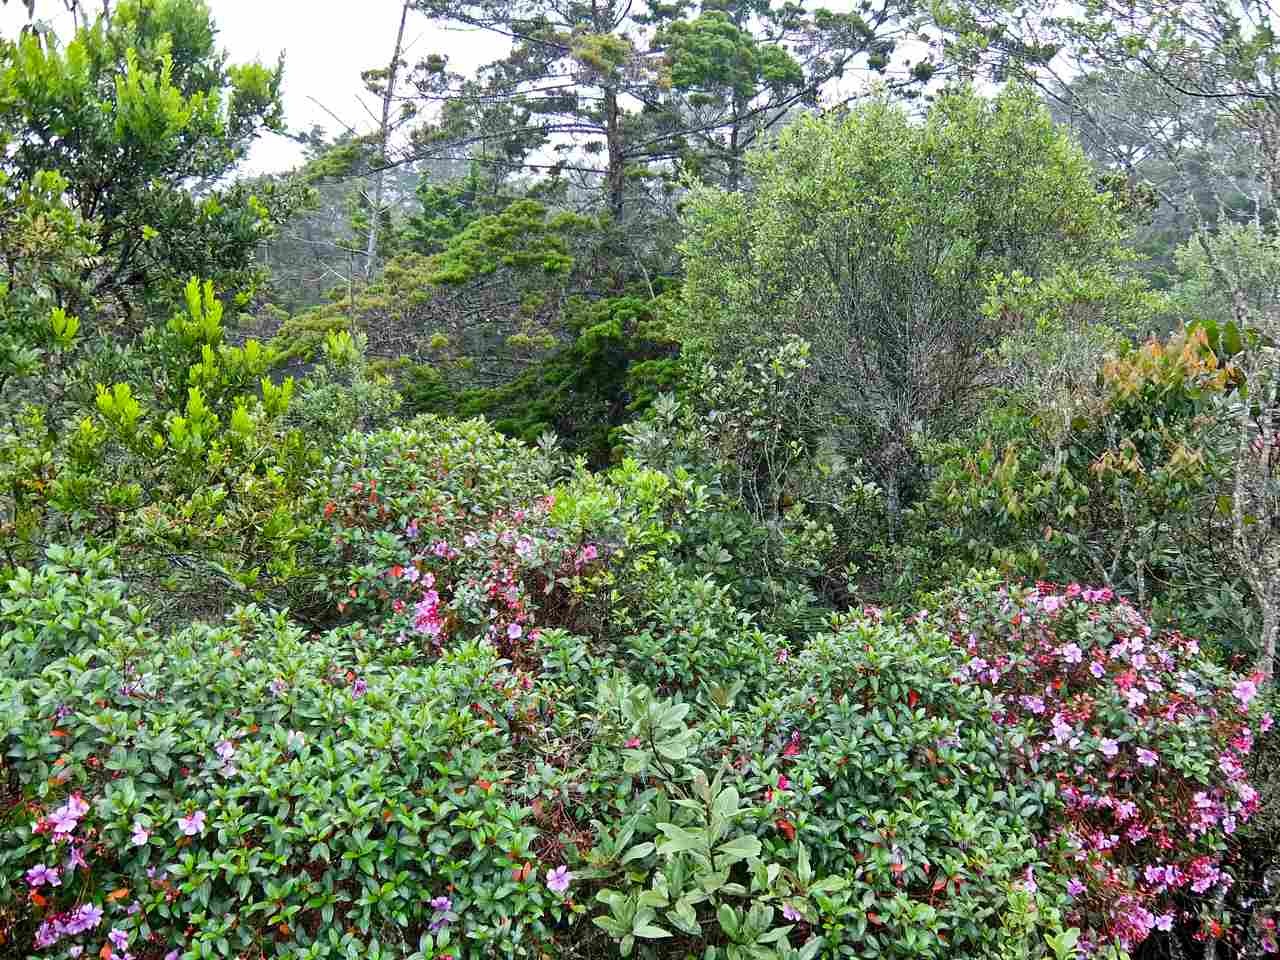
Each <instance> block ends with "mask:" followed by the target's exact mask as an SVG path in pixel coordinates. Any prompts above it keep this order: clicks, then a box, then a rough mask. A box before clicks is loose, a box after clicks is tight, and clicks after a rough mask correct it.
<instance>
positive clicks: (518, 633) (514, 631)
mask: <svg viewBox="0 0 1280 960" xmlns="http://www.w3.org/2000/svg"><path fill="white" fill-rule="evenodd" d="M522 636H524V627H522V626H520V624H518V623H512V624H508V625H507V638H508V639H510V640H519V639H520V638H521V637H522Z"/></svg>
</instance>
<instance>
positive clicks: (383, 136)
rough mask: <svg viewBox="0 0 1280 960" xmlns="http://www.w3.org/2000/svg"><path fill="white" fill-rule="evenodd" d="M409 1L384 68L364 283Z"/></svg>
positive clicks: (374, 243) (378, 214)
mask: <svg viewBox="0 0 1280 960" xmlns="http://www.w3.org/2000/svg"><path fill="white" fill-rule="evenodd" d="M409 3H410V0H405V2H404V4H403V5H402V6H401V7H400V29H398V30H397V31H396V46H395V50H394V51H392V54H391V65H390V66H389V67H388V68H387V87H386V89H385V90H383V92H382V123H381V125H380V126H379V127H378V157H377V161H376V162H377V169H376V170H375V171H374V174H373V204H372V209H371V210H370V211H369V240H368V243H367V245H366V246H365V254H364V281H365V283H368V282H369V280H370V278H371V277H372V276H373V261H374V256H375V254H376V253H377V248H378V224H379V223H380V222H381V221H382V184H383V180H384V178H385V175H386V169H385V168H386V165H387V140H388V138H389V137H390V136H391V104H392V101H393V100H394V99H395V92H396V74H397V73H398V72H399V69H400V49H401V47H402V46H403V45H404V24H405V21H406V20H407V19H408V17H409Z"/></svg>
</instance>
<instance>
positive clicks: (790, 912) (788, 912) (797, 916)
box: [782, 903, 804, 923]
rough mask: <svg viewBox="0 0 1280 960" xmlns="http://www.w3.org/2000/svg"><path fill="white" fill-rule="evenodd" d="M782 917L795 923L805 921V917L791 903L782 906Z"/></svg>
mask: <svg viewBox="0 0 1280 960" xmlns="http://www.w3.org/2000/svg"><path fill="white" fill-rule="evenodd" d="M782 916H783V918H784V919H786V920H790V921H792V922H793V923H794V922H795V921H796V920H802V919H804V915H803V914H802V913H801V912H800V911H799V910H797V909H796V908H795V907H793V906H792V905H791V904H789V903H784V904H783V905H782Z"/></svg>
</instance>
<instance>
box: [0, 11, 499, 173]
mask: <svg viewBox="0 0 1280 960" xmlns="http://www.w3.org/2000/svg"><path fill="white" fill-rule="evenodd" d="M208 2H209V7H210V9H211V10H212V11H213V18H214V22H215V23H216V24H217V25H218V30H219V35H218V41H219V43H220V45H221V46H222V48H223V49H225V50H226V51H227V52H228V53H230V54H231V59H232V61H233V62H244V61H247V60H255V59H256V60H261V61H262V62H264V63H266V64H274V63H275V61H276V58H277V57H278V56H279V55H280V53H281V52H282V51H283V53H284V55H285V73H284V104H285V123H286V124H287V126H288V127H289V129H291V130H310V129H311V127H312V125H313V124H319V125H320V126H322V127H325V128H326V129H327V130H329V131H330V132H332V133H337V132H338V131H339V130H340V129H341V126H340V124H339V122H338V120H335V119H334V117H333V116H331V115H330V111H331V112H332V114H334V115H336V116H337V117H338V118H339V119H340V120H341V121H342V123H345V124H347V125H349V126H351V127H354V128H355V129H356V130H358V131H360V132H362V133H363V132H366V131H368V130H370V129H372V128H373V127H374V126H376V121H375V120H374V119H373V118H371V116H370V113H369V111H373V113H374V114H375V115H376V114H377V113H378V112H379V111H380V109H381V108H380V106H379V105H378V104H376V103H375V102H374V98H373V97H371V96H369V95H368V94H364V96H363V97H362V96H361V94H362V93H363V92H364V91H363V86H362V85H361V83H360V73H361V71H363V70H367V69H369V68H371V67H376V66H385V65H386V64H387V62H388V61H389V60H390V59H391V50H392V47H393V46H394V45H395V39H396V28H397V27H398V26H399V25H400V7H401V4H400V0H356V2H355V3H353V2H351V0H208ZM86 6H87V7H88V9H90V10H95V9H96V8H97V4H96V2H95V0H88V3H87V4H86ZM36 16H37V17H38V18H43V19H46V20H48V21H50V22H51V23H52V24H53V25H54V27H55V28H56V29H57V31H58V32H59V33H60V34H61V35H63V36H68V35H69V34H70V32H71V23H72V21H71V17H70V15H68V14H67V13H65V12H64V7H63V4H62V2H61V0H37V2H36ZM26 22H27V10H26V7H25V5H24V4H23V2H22V0H8V2H7V3H6V4H5V5H4V6H0V34H3V35H4V36H6V37H13V36H14V35H16V34H17V32H18V31H19V30H20V29H21V28H22V25H23V24H25V23H26ZM405 43H406V45H407V47H408V53H407V57H406V59H408V60H409V61H410V62H414V61H416V60H418V59H420V58H422V57H425V56H426V55H427V54H429V53H433V52H439V53H446V54H448V56H449V63H450V67H451V68H454V69H469V68H471V67H473V66H475V65H476V64H478V63H480V62H482V61H484V60H487V59H491V58H492V57H493V56H494V49H493V42H492V41H491V40H488V41H486V40H485V39H484V38H481V37H480V36H479V35H477V34H475V33H468V32H462V31H443V30H441V29H439V28H438V27H433V26H431V25H429V24H428V23H427V22H426V20H425V19H424V18H423V17H421V16H416V17H415V16H414V15H412V14H411V15H410V17H409V21H408V23H407V25H406V27H405ZM362 103H363V104H364V105H363V106H362ZM321 104H323V106H321ZM325 108H327V110H326V109H325ZM301 156H302V152H301V150H300V149H299V147H298V145H297V144H295V143H293V142H292V141H291V140H289V139H287V138H285V137H281V136H277V135H274V134H267V135H265V136H263V137H262V138H260V139H259V140H258V141H257V142H256V143H255V144H254V146H253V151H252V153H251V154H250V156H249V160H248V163H247V164H246V166H247V170H246V172H252V173H264V172H272V171H279V170H286V169H288V168H289V167H291V166H294V165H295V164H296V163H297V162H298V161H299V160H300V158H301Z"/></svg>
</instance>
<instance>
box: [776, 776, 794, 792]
mask: <svg viewBox="0 0 1280 960" xmlns="http://www.w3.org/2000/svg"><path fill="white" fill-rule="evenodd" d="M778 789H779V790H790V789H791V781H790V780H788V779H787V778H786V777H785V776H779V777H778Z"/></svg>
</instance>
